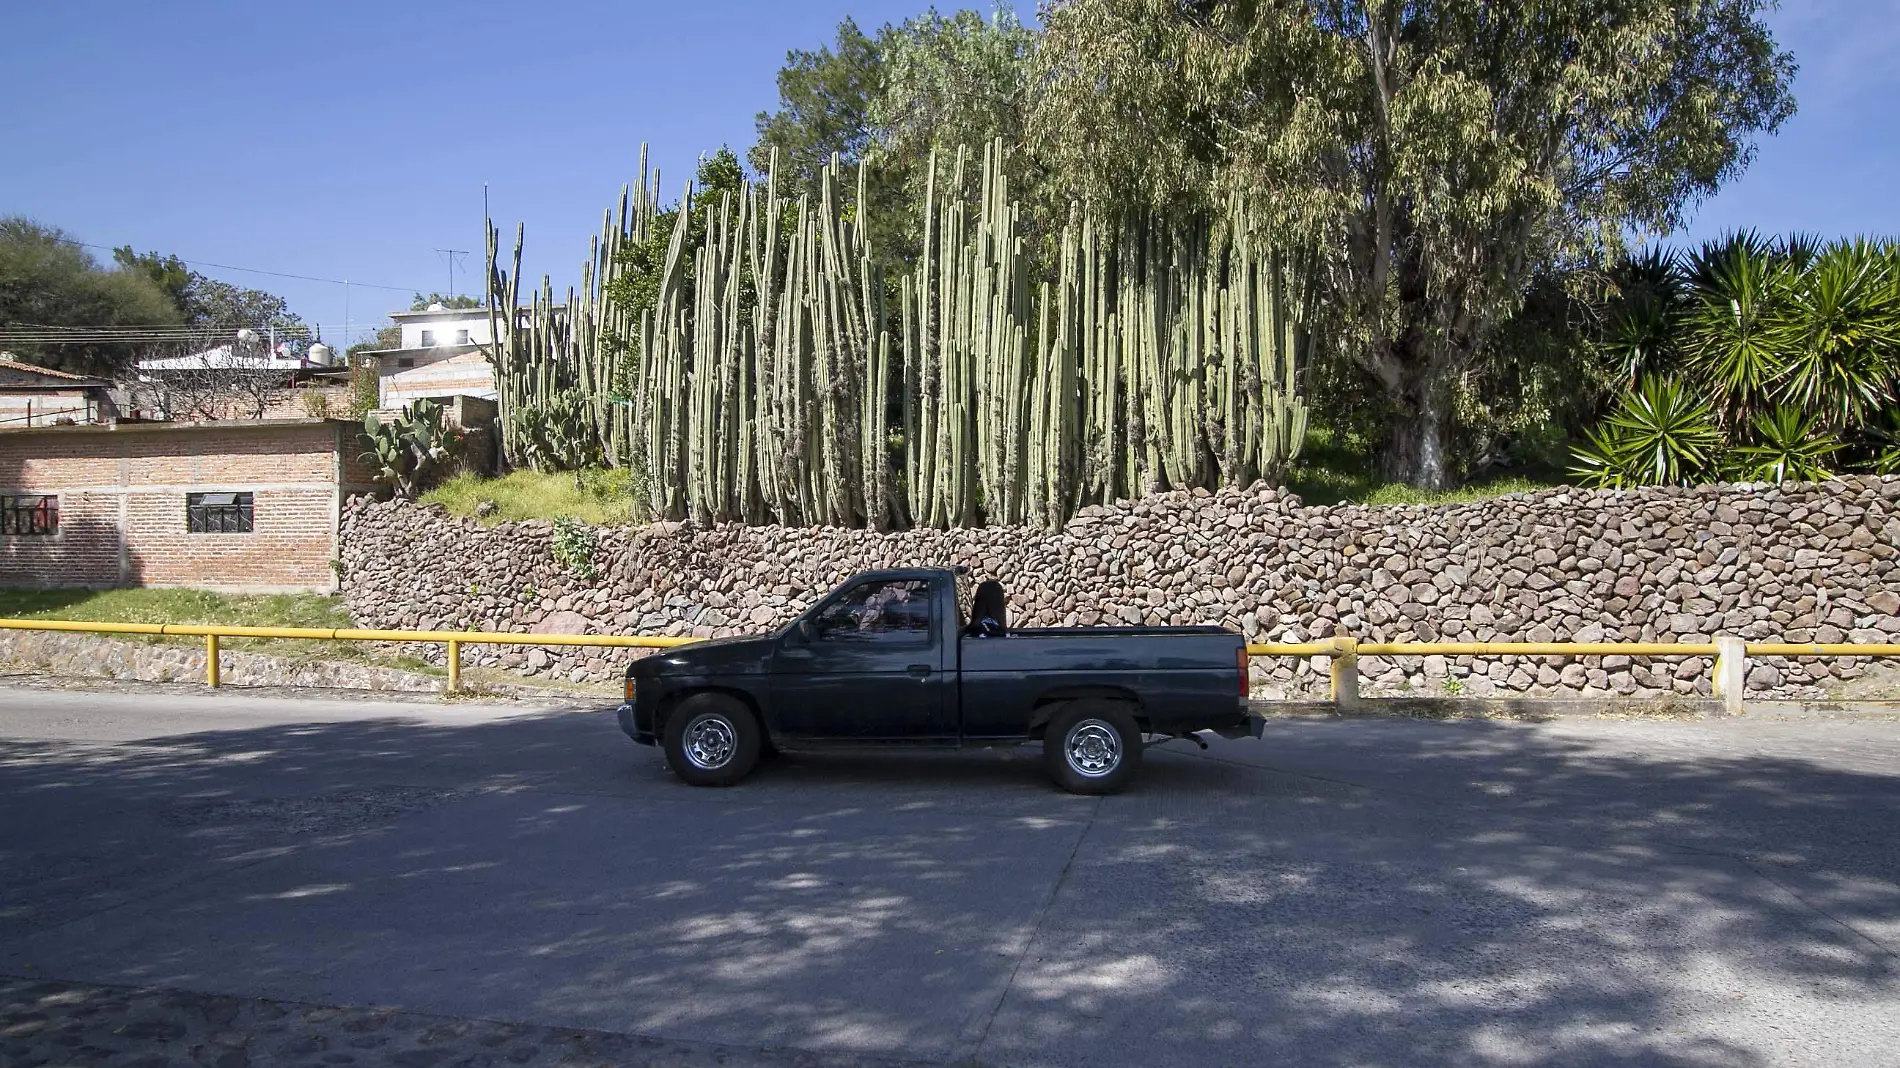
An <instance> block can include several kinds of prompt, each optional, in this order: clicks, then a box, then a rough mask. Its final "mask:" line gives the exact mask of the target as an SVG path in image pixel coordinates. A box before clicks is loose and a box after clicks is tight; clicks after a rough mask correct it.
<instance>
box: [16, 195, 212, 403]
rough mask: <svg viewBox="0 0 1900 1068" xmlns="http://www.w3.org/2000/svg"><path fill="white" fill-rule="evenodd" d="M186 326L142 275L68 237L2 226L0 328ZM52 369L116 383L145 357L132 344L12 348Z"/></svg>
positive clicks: (20, 221) (23, 225) (22, 224)
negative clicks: (109, 266) (102, 262)
mask: <svg viewBox="0 0 1900 1068" xmlns="http://www.w3.org/2000/svg"><path fill="white" fill-rule="evenodd" d="M178 321H179V314H178V310H177V308H176V307H175V306H174V305H173V303H172V300H171V298H170V297H169V296H168V295H167V293H166V292H165V290H164V289H163V288H161V287H160V286H159V284H158V283H156V282H154V281H153V280H152V278H151V276H150V275H148V274H147V273H145V272H144V271H142V270H116V271H114V270H106V269H104V268H102V267H100V266H99V264H98V263H97V262H96V261H94V259H93V257H92V255H91V253H89V252H87V251H86V249H85V247H84V246H82V245H80V244H79V243H78V242H77V241H75V240H74V239H73V238H72V237H71V236H70V235H68V234H67V233H66V232H65V231H63V230H59V229H57V228H54V227H50V226H42V225H40V224H39V223H36V222H33V221H32V220H30V219H25V218H21V217H18V216H14V217H11V218H3V219H0V325H5V326H64V327H85V326H154V325H170V324H174V323H177V322H178ZM8 348H9V350H11V351H12V352H14V353H15V355H17V356H18V357H19V358H21V359H23V360H27V361H29V362H32V363H36V364H40V365H41V366H45V367H52V368H55V369H58V370H64V371H71V372H74V373H77V374H90V375H100V376H105V377H110V376H112V375H115V374H118V373H119V372H121V371H123V370H124V369H125V367H126V366H127V365H129V364H130V363H131V361H132V360H133V359H134V358H135V357H136V356H137V349H135V348H134V347H133V346H131V345H129V344H123V343H120V344H84V345H77V344H65V343H60V344H52V343H47V344H9V345H8Z"/></svg>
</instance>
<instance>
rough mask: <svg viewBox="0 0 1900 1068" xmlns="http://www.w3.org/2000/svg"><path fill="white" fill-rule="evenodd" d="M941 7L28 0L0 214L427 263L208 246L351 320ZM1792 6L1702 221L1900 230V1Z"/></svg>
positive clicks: (534, 255)
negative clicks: (781, 84)
mask: <svg viewBox="0 0 1900 1068" xmlns="http://www.w3.org/2000/svg"><path fill="white" fill-rule="evenodd" d="M921 6H922V5H921V4H920V3H917V2H883V0H849V2H848V3H847V2H832V0H824V2H804V3H774V2H770V0H697V2H691V3H680V2H678V0H674V2H669V3H664V4H657V3H635V4H608V3H570V4H546V5H521V4H519V3H515V4H506V5H504V4H499V3H489V2H485V0H482V2H464V3H454V4H449V3H427V4H422V3H415V4H395V3H365V2H360V0H340V2H333V3H326V4H322V5H315V4H295V5H293V4H258V3H223V4H219V3H202V2H190V0H186V2H179V3H174V4H168V5H158V4H131V3H118V4H108V3H97V2H88V0H66V2H62V3H59V4H35V5H16V6H15V7H14V8H13V9H11V10H9V12H8V14H7V17H6V26H7V32H6V33H5V34H4V35H0V72H4V78H3V79H0V84H3V85H4V86H5V89H6V93H7V95H8V97H9V102H8V104H7V106H6V107H5V108H4V109H0V214H23V215H27V216H29V217H32V218H35V219H37V220H39V221H41V222H44V223H47V224H51V225H55V226H60V227H62V228H64V229H66V230H68V231H70V232H71V233H72V234H73V235H74V236H76V237H77V238H78V239H79V240H82V241H86V242H90V243H93V244H98V245H104V246H111V245H118V244H124V243H128V242H129V243H131V244H132V245H134V246H136V247H137V248H139V249H140V250H147V249H155V250H158V251H162V252H171V253H176V254H178V255H180V256H182V257H184V258H186V259H187V260H196V261H197V262H198V263H200V264H204V263H218V264H228V265H234V266H239V267H255V268H263V269H267V270H272V271H279V272H285V273H290V274H300V275H309V276H315V277H319V278H329V279H342V278H348V279H351V280H352V281H354V282H358V283H377V284H383V285H394V286H399V287H406V288H405V289H404V290H403V291H401V292H396V291H390V290H382V289H372V288H365V287H363V286H360V285H359V286H353V287H351V288H350V289H349V290H348V291H347V292H348V296H347V302H346V297H345V292H346V291H345V289H344V287H342V286H339V285H334V284H330V283H324V282H306V281H298V280H293V279H285V278H276V277H269V276H264V275H257V274H247V273H242V272H238V271H233V270H227V269H223V268H213V267H208V266H203V267H201V269H202V270H204V271H205V273H207V274H211V275H213V276H216V277H221V278H225V279H228V280H230V281H233V282H237V283H241V284H244V285H251V286H256V287H258V288H263V289H269V290H271V291H273V292H277V293H281V294H283V295H284V296H285V297H287V298H289V299H290V301H291V306H292V308H293V309H294V310H296V311H297V312H298V313H300V314H301V315H303V317H304V318H305V319H306V320H307V321H311V322H315V323H320V324H322V325H323V327H324V335H325V337H326V339H327V340H330V341H332V342H335V341H338V340H347V339H344V338H343V336H342V335H343V328H344V324H345V318H346V315H347V317H348V319H349V320H350V322H351V325H352V327H353V331H352V332H353V333H354V334H356V335H359V336H360V335H361V334H363V333H364V332H366V331H368V330H372V329H374V327H375V326H376V325H377V324H378V323H379V322H383V321H386V320H382V319H381V316H382V315H383V314H384V313H385V312H388V311H390V310H393V309H398V308H404V307H407V305H408V291H407V290H408V289H414V288H420V289H422V290H424V291H428V290H431V289H446V288H447V287H448V285H449V263H448V261H449V257H447V256H445V255H443V254H441V253H438V252H436V251H435V250H436V249H439V248H455V249H467V250H470V251H471V252H472V254H471V255H469V256H467V257H465V258H461V259H460V260H458V269H457V272H456V276H455V277H456V285H457V288H458V289H462V290H463V291H469V290H471V289H477V288H478V287H479V278H480V271H481V269H482V265H481V247H482V234H481V217H482V184H483V183H484V182H487V183H489V195H490V203H491V207H492V210H493V214H494V217H495V219H496V220H497V222H498V223H500V224H501V225H502V227H503V229H504V231H505V232H512V229H513V224H514V223H515V222H516V221H522V222H525V223H527V226H528V266H529V268H530V270H531V271H532V272H534V273H535V274H536V276H537V277H538V274H539V273H540V272H543V271H546V272H549V273H552V274H553V275H554V280H555V283H556V285H557V286H561V285H565V284H568V283H569V282H572V281H575V280H577V279H578V267H579V264H580V261H581V259H582V257H583V256H584V255H585V254H586V250H587V239H588V236H589V235H590V234H591V233H592V232H594V230H595V229H596V228H597V227H598V225H599V221H600V214H601V211H602V209H604V208H605V207H606V206H607V204H608V202H609V201H610V200H611V199H612V198H613V197H615V196H617V195H618V191H619V188H620V185H621V183H623V182H625V181H628V180H629V179H631V178H633V177H634V176H635V174H636V173H637V168H638V165H639V152H640V144H641V142H642V141H646V142H649V143H650V144H651V146H652V153H653V159H654V161H655V162H656V163H658V164H659V166H660V167H661V169H662V171H663V176H664V180H665V182H666V185H667V186H668V187H669V188H674V187H677V186H678V185H679V184H681V183H683V182H684V180H685V179H686V178H687V176H688V174H689V172H690V171H691V169H692V165H693V162H694V160H695V159H696V157H697V156H698V155H699V154H700V153H701V152H705V151H711V150H713V149H716V148H718V147H719V145H721V144H730V145H732V146H733V147H734V148H735V149H740V150H742V149H743V148H744V147H745V146H746V145H748V144H750V143H751V136H752V130H753V126H752V118H753V115H754V114H755V113H757V112H758V111H759V110H760V109H762V108H767V107H770V106H772V105H773V104H774V103H775V101H776V99H777V93H776V89H775V86H774V77H775V75H776V73H777V70H778V68H779V65H780V63H781V62H782V60H783V58H784V54H785V51H786V50H787V49H788V48H802V47H811V46H814V45H817V44H819V43H822V42H826V41H828V40H830V38H831V35H832V31H833V28H834V27H835V26H836V24H837V22H838V20H839V19H840V18H842V17H844V16H845V15H847V14H849V15H852V16H854V17H855V18H857V20H858V22H859V24H860V25H863V26H865V27H867V28H869V27H873V26H876V25H879V24H881V23H883V22H885V21H890V20H897V19H901V18H903V17H905V16H907V15H910V14H914V13H915V12H916V11H917V10H919V8H920V7H921ZM943 6H944V7H946V8H949V7H954V6H956V5H955V4H954V3H946V4H944V5H943ZM1017 7H1018V8H1019V10H1022V11H1023V13H1024V15H1025V16H1027V15H1028V14H1029V13H1030V8H1031V5H1030V4H1028V3H1018V4H1017ZM1772 19H1773V24H1774V26H1775V28H1776V31H1777V33H1778V35H1779V36H1780V38H1781V40H1782V42H1783V43H1784V45H1785V46H1787V47H1791V48H1792V49H1793V50H1794V52H1795V55H1796V57H1797V58H1798V59H1799V60H1800V62H1801V64H1802V68H1803V69H1802V74H1801V78H1800V81H1799V82H1798V84H1797V95H1798V97H1799V99H1800V103H1801V113H1800V114H1799V115H1798V116H1796V118H1795V119H1794V120H1793V121H1792V122H1790V123H1789V125H1788V126H1787V127H1785V128H1784V130H1783V131H1782V133H1781V135H1780V136H1778V137H1775V138H1772V139H1769V140H1767V141H1765V142H1764V143H1763V144H1762V146H1761V150H1760V154H1759V156H1758V158H1757V160H1756V163H1755V166H1754V167H1753V169H1751V171H1750V172H1749V173H1748V174H1747V175H1746V176H1745V177H1744V178H1742V179H1741V180H1740V181H1739V182H1737V183H1735V184H1734V185H1733V186H1732V187H1730V188H1729V189H1728V190H1725V191H1724V192H1723V193H1722V195H1721V196H1719V197H1718V198H1717V199H1716V200H1714V201H1713V202H1711V203H1709V204H1708V205H1705V206H1704V208H1703V209H1702V210H1701V211H1700V213H1699V214H1698V216H1697V218H1696V220H1695V222H1694V224H1693V225H1692V227H1691V229H1690V232H1689V234H1688V235H1686V236H1688V237H1690V238H1700V237H1704V236H1712V235H1714V234H1716V233H1719V232H1720V231H1722V230H1724V229H1727V228H1731V227H1736V226H1755V227H1758V228H1760V229H1763V230H1767V231H1787V230H1796V229H1800V230H1810V231H1815V232H1818V233H1822V234H1839V233H1856V232H1869V233H1889V234H1891V233H1900V197H1897V196H1896V195H1895V190H1896V189H1900V179H1896V177H1895V175H1896V172H1900V118H1896V109H1895V107H1894V106H1893V101H1894V99H1895V97H1896V94H1897V93H1900V63H1896V61H1895V59H1894V57H1895V56H1896V55H1900V0H1795V2H1794V3H1792V4H1790V5H1789V6H1788V8H1786V9H1785V10H1782V11H1780V12H1777V13H1776V14H1775V15H1773V16H1772ZM99 255H100V256H101V257H102V258H109V256H110V254H109V253H105V252H101V253H99ZM465 280H466V281H465Z"/></svg>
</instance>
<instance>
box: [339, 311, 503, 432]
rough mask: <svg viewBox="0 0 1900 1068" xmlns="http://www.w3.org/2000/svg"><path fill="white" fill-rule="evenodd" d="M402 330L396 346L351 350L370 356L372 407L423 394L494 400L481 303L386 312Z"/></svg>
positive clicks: (485, 319)
mask: <svg viewBox="0 0 1900 1068" xmlns="http://www.w3.org/2000/svg"><path fill="white" fill-rule="evenodd" d="M389 317H390V318H391V319H394V320H395V321H396V325H397V326H398V327H399V328H401V331H402V343H401V346H400V347H399V348H393V349H371V350H368V351H365V352H360V353H358V354H357V356H358V358H359V359H360V358H363V357H369V358H373V359H374V360H375V361H376V379H377V388H376V395H377V400H376V406H377V407H378V408H402V407H406V406H408V405H409V404H411V403H413V402H414V401H417V400H421V399H423V398H425V397H427V398H435V399H438V400H440V399H447V398H451V397H479V398H481V399H483V400H490V401H492V400H497V399H499V397H500V393H499V392H498V391H497V390H496V389H495V371H494V367H493V366H492V365H490V363H489V362H488V351H487V350H488V347H489V345H490V343H491V342H492V341H493V339H494V335H493V332H492V331H491V330H490V329H489V323H488V309H486V308H444V307H443V306H442V305H440V304H432V305H430V306H429V307H428V308H427V309H425V310H423V311H411V312H392V313H391V314H390V316H389Z"/></svg>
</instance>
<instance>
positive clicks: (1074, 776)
mask: <svg viewBox="0 0 1900 1068" xmlns="http://www.w3.org/2000/svg"><path fill="white" fill-rule="evenodd" d="M1141 748H1142V746H1141V727H1140V726H1139V725H1138V724H1136V723H1135V716H1134V713H1133V711H1132V710H1130V709H1129V707H1128V705H1127V704H1126V703H1125V702H1122V701H1109V700H1104V699H1101V698H1094V697H1089V698H1083V699H1081V700H1079V701H1070V702H1068V703H1067V704H1066V705H1064V706H1063V707H1062V708H1061V709H1059V710H1058V711H1057V712H1056V714H1055V716H1054V717H1053V718H1052V719H1050V721H1049V728H1048V731H1047V733H1045V734H1044V735H1043V737H1042V760H1043V764H1044V765H1045V766H1046V767H1048V769H1049V777H1050V778H1052V779H1054V780H1055V781H1056V785H1057V786H1060V787H1062V788H1063V789H1064V790H1067V791H1069V792H1070V793H1072V794H1112V793H1115V792H1116V791H1118V790H1120V789H1121V788H1122V787H1124V786H1127V785H1128V783H1129V781H1130V780H1131V779H1133V778H1134V777H1135V770H1136V769H1137V768H1139V767H1140V766H1141Z"/></svg>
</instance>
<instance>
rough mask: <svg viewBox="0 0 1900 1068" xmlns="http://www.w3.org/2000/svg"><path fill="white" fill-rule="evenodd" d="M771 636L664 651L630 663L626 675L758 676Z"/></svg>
mask: <svg viewBox="0 0 1900 1068" xmlns="http://www.w3.org/2000/svg"><path fill="white" fill-rule="evenodd" d="M774 644H775V641H774V638H773V637H772V636H769V635H767V636H755V637H745V638H714V639H712V640H710V641H703V642H694V643H693V644H691V645H681V646H677V647H675V648H672V649H668V650H665V651H664V652H661V653H659V654H657V655H654V656H649V657H643V658H641V659H639V660H636V661H634V662H633V664H632V666H631V667H630V668H629V669H628V674H630V675H633V676H634V677H636V678H638V677H640V676H643V675H645V676H659V675H711V674H717V675H762V674H764V673H765V670H766V663H767V661H768V660H769V659H770V658H771V656H772V649H773V647H774Z"/></svg>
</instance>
